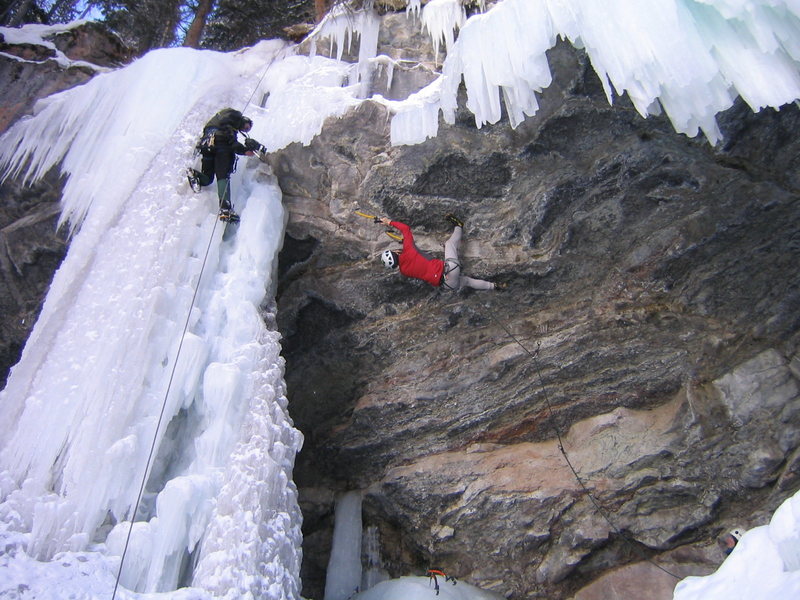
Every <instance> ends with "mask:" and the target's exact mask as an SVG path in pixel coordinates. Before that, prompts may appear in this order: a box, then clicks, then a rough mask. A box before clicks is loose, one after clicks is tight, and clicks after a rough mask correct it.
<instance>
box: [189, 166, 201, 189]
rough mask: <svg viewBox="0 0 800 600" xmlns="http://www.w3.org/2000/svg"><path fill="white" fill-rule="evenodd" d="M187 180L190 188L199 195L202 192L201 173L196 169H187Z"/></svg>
mask: <svg viewBox="0 0 800 600" xmlns="http://www.w3.org/2000/svg"><path fill="white" fill-rule="evenodd" d="M186 179H188V180H189V187H190V188H192V191H193V192H194V193H195V194H197V193H199V192H200V173H199V172H198V171H195V170H194V169H191V168H190V169H186Z"/></svg>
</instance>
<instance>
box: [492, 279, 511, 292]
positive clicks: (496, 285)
mask: <svg viewBox="0 0 800 600" xmlns="http://www.w3.org/2000/svg"><path fill="white" fill-rule="evenodd" d="M494 289H496V290H498V291H502V290H506V289H508V284H507V283H506V282H505V281H495V282H494Z"/></svg>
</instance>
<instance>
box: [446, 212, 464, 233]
mask: <svg viewBox="0 0 800 600" xmlns="http://www.w3.org/2000/svg"><path fill="white" fill-rule="evenodd" d="M444 218H445V219H447V220H448V221H450V222H451V223H452V224H453V225H454V226H455V227H461V228H462V229H463V228H464V221H462V220H461V219H459V218H458V217H457V216H455V215H454V214H452V213H450V214H448V215H445V216H444Z"/></svg>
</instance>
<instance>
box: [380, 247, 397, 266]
mask: <svg viewBox="0 0 800 600" xmlns="http://www.w3.org/2000/svg"><path fill="white" fill-rule="evenodd" d="M381 261H382V262H383V266H384V267H386V268H387V269H391V268H394V267H396V266H397V260H395V258H394V252H392V251H391V250H384V251H383V254H381Z"/></svg>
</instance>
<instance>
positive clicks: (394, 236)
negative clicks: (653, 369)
mask: <svg viewBox="0 0 800 600" xmlns="http://www.w3.org/2000/svg"><path fill="white" fill-rule="evenodd" d="M356 214H357V215H358V216H359V217H364V218H365V219H372V222H373V223H380V222H381V220H380V218H378V217H376V216H375V215H368V214H367V213H365V212H361V211H360V210H357V211H356ZM384 233H385V234H386V235H388V236H389V237H390V238H392V239H393V240H397V241H398V242H400V243H402V242H403V236H400V235H397V234H396V233H392V232H391V231H385V232H384Z"/></svg>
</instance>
